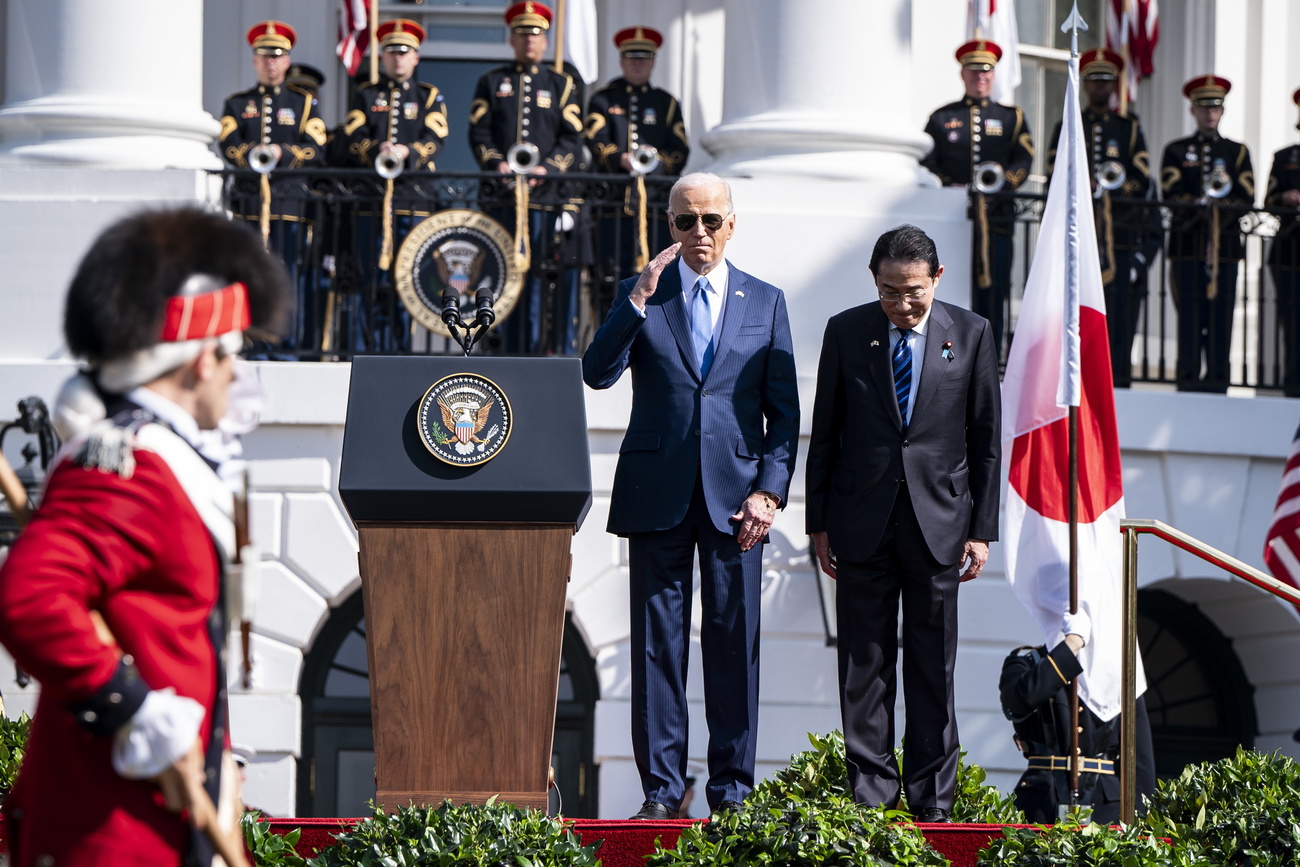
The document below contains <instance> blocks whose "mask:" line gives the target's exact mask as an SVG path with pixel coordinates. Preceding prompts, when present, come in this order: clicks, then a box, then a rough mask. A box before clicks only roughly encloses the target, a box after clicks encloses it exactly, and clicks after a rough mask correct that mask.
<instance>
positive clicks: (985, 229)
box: [975, 193, 993, 289]
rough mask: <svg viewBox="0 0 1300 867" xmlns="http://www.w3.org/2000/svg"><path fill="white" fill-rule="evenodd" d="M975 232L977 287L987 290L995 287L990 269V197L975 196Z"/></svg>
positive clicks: (978, 194) (977, 194) (980, 194)
mask: <svg viewBox="0 0 1300 867" xmlns="http://www.w3.org/2000/svg"><path fill="white" fill-rule="evenodd" d="M975 232H976V234H977V235H978V238H977V239H976V244H977V249H976V251H975V281H976V282H975V285H976V286H978V287H979V288H980V289H987V288H989V287H990V286H992V285H993V274H992V269H991V268H990V267H989V206H988V197H987V196H985V195H984V194H983V193H976V194H975Z"/></svg>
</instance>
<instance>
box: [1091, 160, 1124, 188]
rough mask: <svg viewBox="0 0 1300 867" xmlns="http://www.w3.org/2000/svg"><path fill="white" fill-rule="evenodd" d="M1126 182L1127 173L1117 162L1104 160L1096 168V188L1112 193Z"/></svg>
mask: <svg viewBox="0 0 1300 867" xmlns="http://www.w3.org/2000/svg"><path fill="white" fill-rule="evenodd" d="M1126 180H1128V171H1127V170H1126V169H1125V168H1124V164H1123V163H1121V162H1119V161H1118V160H1106V162H1104V163H1102V164H1101V165H1099V166H1097V186H1098V187H1100V188H1101V189H1103V190H1109V191H1114V190H1118V189H1119V188H1120V187H1122V186H1124V182H1125V181H1126Z"/></svg>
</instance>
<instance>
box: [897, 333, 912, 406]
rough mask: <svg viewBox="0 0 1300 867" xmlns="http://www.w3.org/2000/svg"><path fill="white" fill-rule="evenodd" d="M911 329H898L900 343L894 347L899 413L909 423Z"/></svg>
mask: <svg viewBox="0 0 1300 867" xmlns="http://www.w3.org/2000/svg"><path fill="white" fill-rule="evenodd" d="M911 335H912V332H911V329H905V328H900V329H898V344H897V345H896V346H895V347H894V395H895V396H896V397H897V398H898V414H899V415H901V416H902V417H903V424H907V404H908V399H909V398H910V397H911V396H912V346H911V344H910V343H908V338H909V337H910V336H911Z"/></svg>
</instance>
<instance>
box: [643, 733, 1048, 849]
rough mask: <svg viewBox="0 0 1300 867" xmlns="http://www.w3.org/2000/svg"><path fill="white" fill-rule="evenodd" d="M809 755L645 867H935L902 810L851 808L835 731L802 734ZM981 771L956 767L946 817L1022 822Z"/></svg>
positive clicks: (839, 739) (839, 738)
mask: <svg viewBox="0 0 1300 867" xmlns="http://www.w3.org/2000/svg"><path fill="white" fill-rule="evenodd" d="M808 740H809V742H810V743H811V744H812V749H810V750H805V751H804V752H802V753H797V754H795V755H794V756H792V757H791V758H790V764H789V765H788V766H786V767H785V768H783V769H781V770H780V771H777V772H776V773H775V774H773V775H772V776H771V777H770V778H769V779H767V780H765V781H764V782H762V783H760V784H759V785H758V787H757V788H755V789H754V791H753V792H752V793H750V795H749V797H748V798H746V799H745V803H744V806H743V808H742V809H741V810H740V811H739V812H736V813H730V814H726V815H722V816H718V817H715V819H714V820H713V821H711V822H709V823H708V824H706V825H702V826H695V827H691V828H688V829H687V830H686V831H685V832H683V834H682V835H681V837H680V838H678V841H677V846H676V848H674V849H670V850H666V851H661V852H659V853H657V854H655V855H654V856H652V857H651V858H650V859H649V861H648V862H647V863H648V864H649V865H651V867H679V865H701V867H702V865H706V864H709V865H714V864H717V865H728V864H736V865H739V864H766V865H774V867H775V865H781V867H804V865H807V867H812V865H820V864H827V865H840V867H858V865H872V867H877V865H887V864H909V865H932V864H933V865H941V864H945V863H947V862H946V861H945V859H944V858H943V856H941V855H939V854H938V853H937V852H935V851H934V850H933V849H931V848H930V847H929V846H928V845H927V844H926V842H925V837H924V835H922V834H921V832H920V831H918V830H917V829H916V828H915V827H914V826H912V825H911V824H909V822H910V820H911V816H910V815H909V814H908V813H907V812H905V811H903V810H885V809H883V808H880V807H867V806H864V805H862V804H855V803H854V802H853V798H852V796H851V795H850V794H849V787H848V771H847V768H846V766H845V763H844V737H843V735H841V734H840V732H838V731H834V732H831V733H830V734H827V735H817V734H809V735H808ZM984 779H985V775H984V771H983V769H981V768H979V767H978V766H976V765H966V764H965V763H962V764H961V765H959V768H958V774H957V803H956V805H955V807H954V810H953V813H954V818H956V819H957V821H968V822H992V823H1001V822H1015V823H1019V822H1022V821H1023V819H1024V817H1023V816H1022V815H1021V814H1020V812H1019V811H1018V810H1016V808H1015V805H1014V804H1013V803H1012V801H1011V799H1010V798H1005V797H1003V796H1002V794H1001V793H1000V792H999V791H998V790H997V789H996V788H994V787H992V786H986V785H984Z"/></svg>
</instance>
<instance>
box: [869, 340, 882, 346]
mask: <svg viewBox="0 0 1300 867" xmlns="http://www.w3.org/2000/svg"><path fill="white" fill-rule="evenodd" d="M871 345H872V346H879V345H880V341H879V340H873V341H871Z"/></svg>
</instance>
